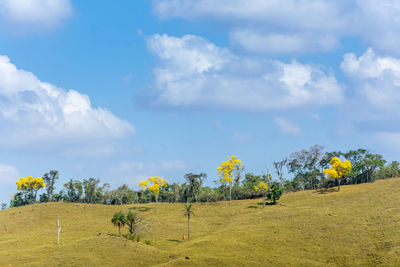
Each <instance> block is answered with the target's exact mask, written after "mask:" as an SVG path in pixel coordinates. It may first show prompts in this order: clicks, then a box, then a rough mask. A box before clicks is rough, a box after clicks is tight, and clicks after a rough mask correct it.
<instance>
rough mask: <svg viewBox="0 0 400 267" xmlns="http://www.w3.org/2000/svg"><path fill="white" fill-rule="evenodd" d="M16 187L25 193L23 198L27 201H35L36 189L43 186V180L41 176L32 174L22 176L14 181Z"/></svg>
mask: <svg viewBox="0 0 400 267" xmlns="http://www.w3.org/2000/svg"><path fill="white" fill-rule="evenodd" d="M16 184H17V189H18V190H20V191H22V192H23V193H24V195H25V200H26V201H28V202H29V203H33V202H34V201H36V195H37V191H39V190H40V189H44V188H45V184H44V180H43V179H42V178H41V177H37V178H33V177H32V176H27V177H25V178H24V177H22V178H19V180H18V181H17V182H16Z"/></svg>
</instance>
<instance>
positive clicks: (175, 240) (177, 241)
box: [168, 239, 181, 243]
mask: <svg viewBox="0 0 400 267" xmlns="http://www.w3.org/2000/svg"><path fill="white" fill-rule="evenodd" d="M168 241H171V242H176V243H180V242H181V240H178V239H168Z"/></svg>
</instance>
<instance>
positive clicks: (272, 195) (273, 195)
mask: <svg viewBox="0 0 400 267" xmlns="http://www.w3.org/2000/svg"><path fill="white" fill-rule="evenodd" d="M281 195H282V188H281V187H280V186H279V185H278V184H273V185H272V186H271V188H270V190H269V191H268V194H267V199H268V200H270V201H272V203H273V204H274V205H275V204H276V201H277V200H279V199H280V197H281Z"/></svg>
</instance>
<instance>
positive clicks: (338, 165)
mask: <svg viewBox="0 0 400 267" xmlns="http://www.w3.org/2000/svg"><path fill="white" fill-rule="evenodd" d="M329 163H330V164H331V167H330V168H329V169H324V170H323V173H324V174H327V175H328V177H329V178H334V179H337V180H338V191H340V179H341V178H342V177H343V176H344V175H346V174H348V173H349V172H350V171H351V167H352V166H351V163H350V161H348V160H345V161H341V160H340V159H339V158H337V157H333V158H332V159H331V161H330V162H329Z"/></svg>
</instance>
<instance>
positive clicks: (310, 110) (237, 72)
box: [0, 0, 400, 203]
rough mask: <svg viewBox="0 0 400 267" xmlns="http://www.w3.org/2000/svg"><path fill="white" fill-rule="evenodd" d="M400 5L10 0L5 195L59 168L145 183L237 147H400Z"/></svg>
mask: <svg viewBox="0 0 400 267" xmlns="http://www.w3.org/2000/svg"><path fill="white" fill-rule="evenodd" d="M399 18H400V3H399V2H398V1H394V0H385V1H379V2H377V1H372V0H359V1H348V0H346V1H344V0H343V1H322V0H310V1H294V0H286V1H266V0H265V1H264V0H255V1H251V2H249V1H245V0H234V1H232V0H229V1H228V0H220V1H217V2H216V1H211V0H197V1H194V0H153V1H145V0H135V1H123V0H118V1H113V2H112V3H111V2H110V1H105V0H103V1H74V0H58V1H51V0H29V1H27V0H26V1H24V0H0V140H1V141H0V149H1V150H0V151H1V153H0V188H1V189H0V201H4V202H6V203H9V195H10V194H12V193H15V192H16V186H15V181H16V180H17V179H18V178H19V177H22V176H27V175H33V176H41V175H43V174H44V173H45V172H48V171H49V170H50V169H56V170H59V172H60V181H59V183H58V185H57V188H58V190H59V189H61V188H62V184H63V183H64V182H65V181H66V180H68V179H70V178H74V179H84V178H89V177H95V178H100V179H101V181H102V182H108V183H110V184H111V186H112V187H116V186H119V185H121V184H123V183H126V184H128V185H130V186H131V187H133V188H135V189H136V188H137V184H138V182H139V181H140V180H141V179H144V178H147V176H149V175H151V176H155V175H161V176H164V177H165V178H166V179H167V180H169V181H170V182H182V181H183V175H184V174H185V173H187V172H206V173H207V174H208V179H207V184H208V185H211V186H213V185H214V184H213V181H214V180H216V177H217V173H216V167H217V166H218V165H219V164H220V163H221V162H222V161H223V160H225V159H226V157H227V156H230V155H236V156H237V157H239V158H240V159H242V161H243V163H244V165H245V168H246V171H250V172H254V173H259V174H261V173H263V172H266V170H267V169H269V170H270V171H271V172H272V171H273V168H272V162H273V161H276V160H279V159H280V158H281V157H283V156H286V155H288V154H290V153H291V152H295V151H297V150H300V149H303V148H308V147H311V146H312V145H314V144H320V145H323V146H324V147H325V150H327V151H331V150H348V149H354V148H359V147H364V148H368V149H370V150H371V151H373V152H377V153H381V154H383V155H384V157H385V158H387V159H388V160H396V159H398V153H399V152H400V125H399V123H398V122H399V119H400V109H399V107H398V103H400V50H399V49H398V43H400V42H399V41H400V34H399V33H400V22H399V21H400V19H399Z"/></svg>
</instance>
